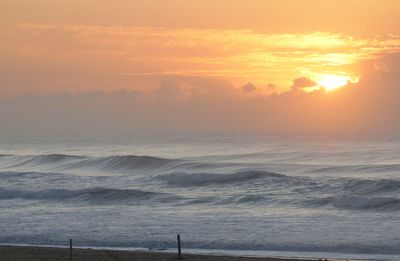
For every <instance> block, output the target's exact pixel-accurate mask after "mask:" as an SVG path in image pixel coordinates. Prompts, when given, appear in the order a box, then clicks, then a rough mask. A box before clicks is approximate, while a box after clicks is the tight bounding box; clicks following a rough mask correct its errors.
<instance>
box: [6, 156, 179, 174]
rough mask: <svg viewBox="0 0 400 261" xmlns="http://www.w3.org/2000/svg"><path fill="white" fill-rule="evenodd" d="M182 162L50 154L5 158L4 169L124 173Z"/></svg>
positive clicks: (145, 158)
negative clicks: (84, 170) (81, 169)
mask: <svg viewBox="0 0 400 261" xmlns="http://www.w3.org/2000/svg"><path fill="white" fill-rule="evenodd" d="M180 163H181V160H174V159H166V158H158V157H151V156H135V155H125V156H109V157H89V156H79V155H65V154H49V155H37V156H3V157H2V162H1V164H2V166H3V168H4V169H18V168H27V167H28V168H34V167H44V168H47V169H57V170H60V169H61V170H70V169H79V168H84V169H95V170H104V171H113V170H114V171H117V170H119V171H124V170H136V169H151V168H162V167H173V166H174V165H179V164H180Z"/></svg>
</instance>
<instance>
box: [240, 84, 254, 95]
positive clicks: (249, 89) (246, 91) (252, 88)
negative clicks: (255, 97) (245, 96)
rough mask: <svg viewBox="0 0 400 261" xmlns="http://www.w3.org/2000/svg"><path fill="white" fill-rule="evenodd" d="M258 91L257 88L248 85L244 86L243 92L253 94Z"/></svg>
mask: <svg viewBox="0 0 400 261" xmlns="http://www.w3.org/2000/svg"><path fill="white" fill-rule="evenodd" d="M255 90H257V87H256V86H255V85H254V84H252V83H247V84H245V85H243V86H242V91H243V92H245V93H251V92H254V91H255Z"/></svg>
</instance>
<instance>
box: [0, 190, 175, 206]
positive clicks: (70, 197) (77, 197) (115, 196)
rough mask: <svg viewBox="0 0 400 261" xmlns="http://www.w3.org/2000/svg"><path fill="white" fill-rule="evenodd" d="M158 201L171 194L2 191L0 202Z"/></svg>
mask: <svg viewBox="0 0 400 261" xmlns="http://www.w3.org/2000/svg"><path fill="white" fill-rule="evenodd" d="M155 198H156V199H157V200H158V201H159V202H162V201H163V200H166V199H167V198H171V196H170V195H169V194H166V193H157V192H151V191H143V190H135V189H110V188H102V187H94V188H85V189H78V190H66V189H48V190H39V191H31V190H8V189H0V200H8V199H27V200H57V201H73V202H77V201H78V202H89V203H96V204H108V203H114V202H118V203H139V202H141V201H149V200H152V199H155Z"/></svg>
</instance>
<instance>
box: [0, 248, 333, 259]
mask: <svg viewBox="0 0 400 261" xmlns="http://www.w3.org/2000/svg"><path fill="white" fill-rule="evenodd" d="M69 259H70V252H69V249H68V248H55V247H54V248H53V247H31V246H0V261H69ZM72 260H73V261H91V260H95V261H128V260H129V261H134V260H137V261H167V260H178V256H177V254H174V253H158V252H140V251H118V250H98V249H73V255H72ZM182 260H187V261H200V260H206V261H228V260H230V261H299V260H302V261H317V260H318V259H294V258H258V257H230V256H212V255H193V254H185V253H183V254H182ZM323 260H325V259H323ZM328 260H329V261H333V259H328Z"/></svg>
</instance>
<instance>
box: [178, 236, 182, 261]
mask: <svg viewBox="0 0 400 261" xmlns="http://www.w3.org/2000/svg"><path fill="white" fill-rule="evenodd" d="M177 239H178V259H179V260H180V259H182V251H181V235H179V234H178V235H177Z"/></svg>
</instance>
